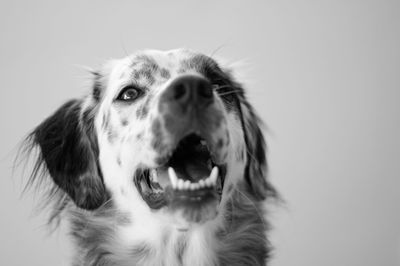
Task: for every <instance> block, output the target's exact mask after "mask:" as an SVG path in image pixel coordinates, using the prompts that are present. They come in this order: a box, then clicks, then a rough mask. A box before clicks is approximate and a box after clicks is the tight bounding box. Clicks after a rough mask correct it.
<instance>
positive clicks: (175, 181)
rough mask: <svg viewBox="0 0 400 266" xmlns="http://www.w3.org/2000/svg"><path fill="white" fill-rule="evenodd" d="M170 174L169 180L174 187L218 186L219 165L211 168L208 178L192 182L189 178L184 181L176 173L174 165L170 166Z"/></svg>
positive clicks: (185, 188)
mask: <svg viewBox="0 0 400 266" xmlns="http://www.w3.org/2000/svg"><path fill="white" fill-rule="evenodd" d="M168 176H169V180H170V181H171V185H172V188H173V189H179V190H196V189H200V188H204V187H212V186H216V184H217V177H218V167H216V166H214V168H213V169H212V170H211V173H210V176H209V177H207V178H206V179H201V180H200V181H198V182H196V183H192V182H190V181H189V180H186V181H184V180H182V179H179V178H178V176H177V175H176V173H175V170H174V168H172V167H169V168H168Z"/></svg>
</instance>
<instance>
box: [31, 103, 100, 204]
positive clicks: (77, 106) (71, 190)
mask: <svg viewBox="0 0 400 266" xmlns="http://www.w3.org/2000/svg"><path fill="white" fill-rule="evenodd" d="M90 111H91V110H90V109H87V110H82V101H80V100H71V101H68V102H67V103H65V104H64V105H62V106H61V107H60V108H59V109H58V110H57V111H56V112H55V113H54V114H52V115H51V116H50V117H48V118H47V119H46V120H45V121H43V122H42V123H41V124H40V125H39V126H37V127H36V128H35V129H34V131H33V132H32V133H31V134H30V136H29V138H30V141H31V143H32V145H34V146H35V145H37V146H39V148H40V154H39V158H38V164H42V165H43V166H44V167H45V168H46V170H47V171H48V173H49V174H50V176H51V177H52V178H53V180H54V183H55V184H56V185H57V186H58V187H59V188H61V189H62V190H64V191H65V192H66V193H67V194H68V195H69V196H70V197H71V198H72V199H73V201H74V202H75V203H76V205H77V206H79V207H80V208H83V209H88V210H93V209H96V208H98V207H99V206H100V205H101V204H103V203H104V202H105V199H106V191H105V188H104V184H103V180H102V176H101V170H100V167H99V163H98V144H97V137H96V135H95V131H94V125H93V115H91V114H90Z"/></svg>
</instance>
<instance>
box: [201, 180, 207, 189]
mask: <svg viewBox="0 0 400 266" xmlns="http://www.w3.org/2000/svg"><path fill="white" fill-rule="evenodd" d="M205 186H206V183H205V182H204V180H203V179H202V180H200V181H199V187H200V188H202V187H205Z"/></svg>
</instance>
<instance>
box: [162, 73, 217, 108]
mask: <svg viewBox="0 0 400 266" xmlns="http://www.w3.org/2000/svg"><path fill="white" fill-rule="evenodd" d="M164 99H166V100H168V101H169V102H170V103H172V104H177V105H180V106H181V107H183V108H184V109H186V107H187V106H189V105H194V106H196V107H203V106H205V105H208V104H209V103H211V102H212V101H213V99H214V97H213V90H212V86H211V83H210V82H209V81H208V80H207V79H205V78H203V77H201V76H196V75H184V76H180V77H178V78H176V79H175V80H174V81H173V82H172V83H171V84H170V85H169V86H168V88H167V89H166V91H165V94H164Z"/></svg>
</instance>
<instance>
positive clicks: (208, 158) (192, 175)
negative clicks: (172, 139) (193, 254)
mask: <svg viewBox="0 0 400 266" xmlns="http://www.w3.org/2000/svg"><path fill="white" fill-rule="evenodd" d="M217 152H218V151H215V150H210V148H209V145H208V142H207V140H206V139H204V138H202V137H200V136H199V135H196V134H190V135H188V136H186V137H184V138H183V139H182V140H181V141H180V142H179V143H178V145H177V146H176V148H175V149H174V150H173V151H172V153H171V155H170V157H169V158H168V161H167V162H166V163H165V164H163V165H162V166H160V167H157V168H155V169H146V170H143V171H141V173H139V175H138V177H137V178H136V186H137V188H138V190H139V191H140V193H141V195H142V197H143V199H144V200H145V201H146V202H147V204H148V205H149V206H150V207H151V208H153V209H158V208H161V207H163V206H168V207H169V208H170V209H171V210H173V211H177V210H180V211H182V212H183V214H184V215H185V217H186V218H187V219H188V220H190V221H195V222H200V221H202V220H208V219H210V218H211V217H212V216H215V215H216V211H217V205H218V204H219V202H220V199H221V194H222V189H223V185H224V178H225V172H226V168H225V166H224V165H217V164H215V163H214V161H213V159H212V158H213V155H215V153H217Z"/></svg>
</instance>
